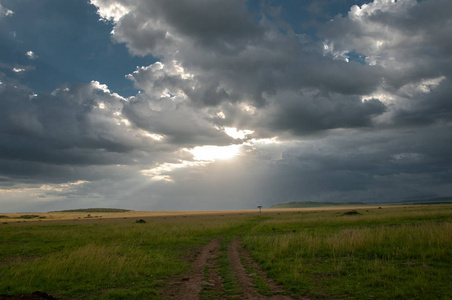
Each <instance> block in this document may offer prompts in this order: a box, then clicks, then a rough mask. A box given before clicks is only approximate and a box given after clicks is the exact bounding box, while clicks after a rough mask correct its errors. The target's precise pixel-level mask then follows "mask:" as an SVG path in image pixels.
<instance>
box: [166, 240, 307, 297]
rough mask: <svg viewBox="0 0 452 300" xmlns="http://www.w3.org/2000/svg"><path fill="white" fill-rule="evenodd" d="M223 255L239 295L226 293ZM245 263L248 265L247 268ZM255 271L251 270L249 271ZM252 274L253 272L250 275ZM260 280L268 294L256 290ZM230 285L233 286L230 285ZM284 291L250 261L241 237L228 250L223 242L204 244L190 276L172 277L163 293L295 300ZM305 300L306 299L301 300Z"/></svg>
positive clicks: (179, 295) (182, 295)
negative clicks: (256, 279) (221, 268)
mask: <svg viewBox="0 0 452 300" xmlns="http://www.w3.org/2000/svg"><path fill="white" fill-rule="evenodd" d="M220 252H222V253H226V255H227V260H228V269H229V271H230V272H231V273H232V274H233V278H234V280H233V281H234V282H233V283H232V284H234V285H236V286H237V288H238V290H239V291H240V292H239V293H237V294H233V295H231V294H227V293H226V291H225V288H224V283H225V282H224V279H223V278H222V277H221V276H220V267H219V262H218V258H219V255H220ZM244 264H245V265H244ZM250 270H252V271H250ZM250 272H252V273H250ZM256 276H258V277H259V279H260V280H261V281H263V282H264V285H265V286H266V292H265V293H264V294H265V295H263V294H261V293H260V292H259V291H258V288H257V287H256V282H255V278H256ZM228 284H231V282H229V283H228ZM282 292H283V290H282V289H281V288H280V287H279V286H278V285H277V284H276V283H275V282H274V281H272V280H271V279H269V278H268V277H267V276H266V274H265V272H264V271H263V270H262V269H261V268H260V267H259V265H258V264H257V263H256V262H255V261H254V260H253V259H252V258H251V256H250V255H249V253H248V252H247V251H246V249H244V248H243V247H242V245H241V242H240V239H239V238H234V239H233V240H232V241H231V242H230V243H229V245H228V247H227V249H225V248H223V250H222V248H221V239H220V238H215V239H213V240H212V241H211V242H209V243H208V244H206V245H204V246H203V247H202V248H201V250H200V251H199V253H198V255H197V256H196V258H195V260H194V261H193V264H192V271H191V272H190V274H188V275H185V276H182V277H178V278H172V279H170V280H169V282H168V284H167V287H166V288H165V289H164V291H163V298H164V299H188V300H197V299H201V300H204V299H250V300H254V299H274V300H286V299H287V300H288V299H294V298H291V297H289V296H286V295H282V294H281V293H282ZM302 299H306V298H302Z"/></svg>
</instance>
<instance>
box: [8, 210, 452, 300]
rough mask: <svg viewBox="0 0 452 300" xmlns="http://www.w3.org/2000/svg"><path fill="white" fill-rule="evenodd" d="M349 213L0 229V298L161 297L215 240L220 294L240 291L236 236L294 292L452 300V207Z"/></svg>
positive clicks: (61, 223)
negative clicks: (230, 253) (233, 252)
mask: <svg viewBox="0 0 452 300" xmlns="http://www.w3.org/2000/svg"><path fill="white" fill-rule="evenodd" d="M346 212H347V210H342V211H340V210H338V211H320V210H319V211H306V212H281V213H268V212H263V213H262V214H254V215H248V214H243V215H242V214H225V215H224V216H212V215H210V216H209V215H199V216H187V217H181V216H178V217H154V218H150V217H149V218H145V220H146V223H143V224H137V223H135V221H136V220H135V219H133V220H132V219H105V220H99V219H83V220H79V221H45V222H38V221H36V222H27V223H23V222H20V223H8V224H0V294H10V295H11V294H26V293H32V292H33V291H36V290H40V291H45V292H47V293H49V294H51V295H53V296H54V297H57V298H60V299H73V298H83V299H154V298H155V299H160V298H161V296H162V295H161V291H162V288H163V286H164V285H165V282H166V280H167V279H168V278H169V277H171V276H177V275H181V274H183V273H186V272H189V270H190V262H189V261H188V259H187V257H188V256H189V255H188V254H189V253H192V252H193V251H195V249H197V247H199V246H200V245H202V244H206V243H208V242H209V241H210V240H211V239H212V238H214V237H218V236H221V237H222V246H221V247H222V248H221V249H220V255H219V257H218V265H219V270H220V273H221V276H222V278H223V280H224V290H225V293H226V296H231V295H232V296H233V295H236V294H238V293H240V288H239V286H240V285H239V284H238V283H237V280H236V278H234V273H233V272H231V269H230V266H229V261H228V258H227V255H226V252H227V246H228V244H229V242H230V241H232V240H233V239H234V238H235V237H236V236H241V239H242V241H243V246H244V247H245V248H246V249H247V250H248V251H249V252H250V254H251V255H252V256H253V258H254V259H255V260H256V262H258V263H259V264H260V266H261V267H262V268H263V269H264V270H266V271H267V273H268V275H269V276H270V277H271V278H273V279H275V280H276V281H277V282H278V283H280V284H281V285H282V287H283V288H284V289H285V290H286V291H287V292H288V293H291V294H293V295H297V296H306V297H309V298H312V299H369V298H370V299H452V292H451V291H452V288H451V287H452V279H451V275H450V274H451V272H450V270H451V269H452V268H451V266H452V263H451V262H452V205H428V206H419V205H416V206H405V207H384V208H383V209H370V208H369V209H368V210H366V209H357V212H358V213H359V214H353V215H347V214H344V213H346ZM249 272H252V270H249ZM256 280H262V278H261V279H259V278H257V279H256ZM255 284H256V286H259V285H262V286H263V287H262V289H265V287H264V286H265V284H264V283H262V282H260V283H259V282H255ZM262 292H263V293H265V291H262Z"/></svg>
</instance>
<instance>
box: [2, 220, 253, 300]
mask: <svg viewBox="0 0 452 300" xmlns="http://www.w3.org/2000/svg"><path fill="white" fill-rule="evenodd" d="M245 222H248V221H246V220H245V218H244V217H237V216H234V217H233V218H232V219H231V217H227V216H225V217H223V218H221V219H219V218H218V217H212V216H199V217H187V218H182V217H177V218H167V219H165V218H153V219H151V218H149V219H147V223H145V224H137V223H135V220H127V219H124V220H123V219H117V220H113V219H112V220H86V221H83V222H80V221H78V222H75V221H74V222H35V223H14V224H7V225H1V226H0V294H20V293H32V292H33V291H36V290H41V291H46V292H47V293H49V294H51V295H53V296H55V297H58V298H63V299H64V298H74V297H76V298H85V299H116V298H118V297H123V298H124V299H133V298H136V299H139V298H141V299H143V297H142V295H143V294H146V295H147V296H146V297H145V298H153V297H154V296H155V297H156V298H159V296H158V295H159V293H160V290H161V288H162V286H163V284H164V280H165V279H166V278H168V277H169V276H175V275H178V274H181V273H183V272H187V271H188V270H189V268H190V265H189V262H187V261H186V260H184V257H185V256H186V254H187V253H188V252H190V251H192V250H193V249H195V247H196V246H199V245H201V244H205V243H207V242H208V241H210V240H211V239H212V238H213V237H216V236H218V235H221V234H222V233H224V232H225V231H230V230H232V231H233V228H234V227H237V226H241V224H243V223H245Z"/></svg>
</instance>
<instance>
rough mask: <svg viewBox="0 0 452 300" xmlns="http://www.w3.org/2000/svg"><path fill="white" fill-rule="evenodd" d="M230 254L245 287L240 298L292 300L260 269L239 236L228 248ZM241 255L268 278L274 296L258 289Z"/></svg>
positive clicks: (240, 280) (250, 299)
mask: <svg viewBox="0 0 452 300" xmlns="http://www.w3.org/2000/svg"><path fill="white" fill-rule="evenodd" d="M228 256H229V259H230V261H231V265H232V267H233V269H234V272H235V274H236V275H237V278H238V280H239V283H240V284H241V285H242V288H243V295H240V299H249V300H254V299H273V300H290V299H293V298H291V297H289V296H285V295H280V294H279V293H281V292H282V290H281V289H280V288H279V287H278V286H277V285H276V284H275V283H274V282H273V281H271V280H269V279H268V278H267V276H266V275H265V273H264V272H263V271H262V270H261V269H260V267H259V266H258V265H257V264H256V263H255V262H254V261H253V260H252V258H251V256H250V255H249V254H248V252H247V251H246V250H245V249H244V248H243V247H242V246H241V243H240V240H239V238H235V239H234V240H233V241H232V242H231V243H230V244H229V248H228ZM241 257H243V258H244V259H245V260H247V261H248V263H250V264H252V265H253V267H254V268H255V269H257V270H258V272H259V273H260V275H263V277H264V278H265V279H266V283H267V285H268V286H269V288H270V290H271V293H272V294H273V296H264V295H261V294H259V292H258V291H257V290H256V288H255V286H254V283H253V280H252V277H251V276H250V275H249V274H248V273H247V272H246V269H245V267H244V266H243V264H242V261H241Z"/></svg>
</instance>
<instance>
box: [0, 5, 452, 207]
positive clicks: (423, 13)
mask: <svg viewBox="0 0 452 300" xmlns="http://www.w3.org/2000/svg"><path fill="white" fill-rule="evenodd" d="M451 37H452V1H450V0H425V1H416V0H398V1H394V0H375V1H363V0H359V1H358V0H340V1H336V0H316V1H315V0H312V1H310V0H307V1H294V0H292V1H270V0H250V1H244V0H228V1H224V0H178V1H164V0H133V1H132V0H65V1H59V0H39V1H30V0H0V212H4V213H7V212H39V211H53V210H64V209H75V208H90V207H114V208H126V209H133V210H223V209H256V207H257V206H258V205H262V206H263V207H264V208H265V207H269V206H271V205H273V204H278V203H284V202H291V201H331V202H348V201H359V202H365V203H375V202H387V201H399V200H410V199H424V198H433V197H448V196H452V130H451V129H452V84H451V80H452V38H451Z"/></svg>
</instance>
